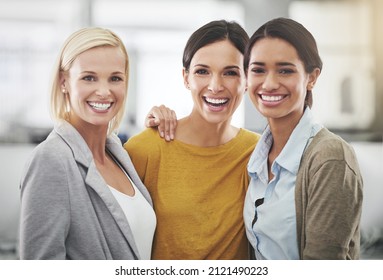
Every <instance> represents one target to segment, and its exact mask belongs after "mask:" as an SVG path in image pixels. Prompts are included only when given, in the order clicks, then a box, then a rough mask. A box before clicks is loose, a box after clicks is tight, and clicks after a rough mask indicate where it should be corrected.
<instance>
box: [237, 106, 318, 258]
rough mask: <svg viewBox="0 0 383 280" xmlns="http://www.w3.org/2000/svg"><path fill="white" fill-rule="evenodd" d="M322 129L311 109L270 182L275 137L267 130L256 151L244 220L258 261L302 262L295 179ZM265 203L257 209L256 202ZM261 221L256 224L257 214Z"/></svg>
mask: <svg viewBox="0 0 383 280" xmlns="http://www.w3.org/2000/svg"><path fill="white" fill-rule="evenodd" d="M321 128H322V125H320V124H318V123H316V122H315V121H314V119H313V116H312V113H311V110H310V109H309V108H307V109H306V110H305V112H304V114H303V116H302V118H301V119H300V121H299V123H298V125H297V126H296V127H295V129H294V130H293V132H292V134H291V135H290V138H289V140H288V141H287V143H286V145H285V147H284V148H283V150H282V152H281V153H280V154H279V155H278V157H277V158H276V159H275V161H274V162H273V164H272V166H271V172H272V173H273V175H274V178H273V179H272V180H271V181H270V182H269V181H268V170H267V160H268V155H269V150H270V147H271V145H272V143H273V136H272V134H271V131H270V128H269V127H267V128H266V130H265V131H264V133H263V134H262V137H261V139H260V140H259V142H258V144H257V146H256V148H255V149H254V151H253V153H252V155H251V157H250V160H249V163H248V166H247V170H248V172H249V175H250V177H251V180H250V184H249V188H248V191H247V194H246V199H245V207H244V220H245V226H246V234H247V238H248V239H249V242H250V243H251V245H252V246H253V248H254V249H255V256H256V258H257V259H270V260H273V259H274V260H277V259H282V260H286V259H299V252H298V243H297V230H296V213H295V180H296V176H297V173H298V169H299V164H300V161H301V157H302V154H303V152H304V150H305V149H306V146H307V145H308V144H309V142H310V141H311V139H312V138H313V137H314V136H315V134H316V133H317V132H318V131H319V130H320V129H321ZM259 198H264V203H263V204H261V205H259V206H258V207H255V201H256V200H257V199H259ZM256 212H257V216H258V218H257V221H256V222H255V223H254V225H252V223H253V219H254V216H255V213H256Z"/></svg>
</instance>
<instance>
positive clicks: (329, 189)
mask: <svg viewBox="0 0 383 280" xmlns="http://www.w3.org/2000/svg"><path fill="white" fill-rule="evenodd" d="M245 69H246V73H247V81H248V94H249V96H250V99H251V100H252V102H253V104H254V105H255V107H256V108H257V109H258V111H259V112H260V113H261V114H262V115H263V116H265V117H266V118H267V120H268V127H267V128H266V129H265V131H264V132H263V135H262V138H261V139H260V141H259V142H258V144H257V146H256V148H255V150H254V152H253V154H252V156H251V158H250V161H249V164H248V172H249V174H250V176H251V181H250V185H249V188H248V191H247V195H246V200H245V208H244V219H245V224H246V233H247V236H248V239H249V241H250V243H251V245H252V246H253V248H254V256H255V258H256V259H357V258H359V243H360V226H359V225H360V217H361V210H362V185H363V183H362V177H361V174H360V171H359V166H358V163H357V160H356V157H355V153H354V151H353V149H352V148H351V146H350V145H348V144H347V143H346V142H345V141H344V140H342V139H341V138H340V137H338V136H336V135H334V134H332V133H331V132H329V131H328V130H327V129H326V128H324V127H323V126H322V125H320V124H319V123H317V122H316V121H315V120H314V118H313V116H312V113H311V110H310V108H311V106H312V89H313V87H314V85H315V82H316V80H317V78H318V76H319V74H320V72H321V69H322V61H321V59H320V57H319V54H318V50H317V46H316V42H315V39H314V38H313V36H312V35H311V34H310V32H309V31H308V30H307V29H306V28H305V27H303V26H302V25H301V24H299V23H297V22H296V21H293V20H291V19H286V18H278V19H274V20H271V21H269V22H267V23H265V24H264V25H263V26H261V27H260V28H259V29H258V30H257V31H256V32H255V33H254V34H253V36H252V37H251V38H250V42H249V45H248V47H247V51H246V53H245Z"/></svg>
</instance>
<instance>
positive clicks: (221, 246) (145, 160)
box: [124, 129, 259, 260]
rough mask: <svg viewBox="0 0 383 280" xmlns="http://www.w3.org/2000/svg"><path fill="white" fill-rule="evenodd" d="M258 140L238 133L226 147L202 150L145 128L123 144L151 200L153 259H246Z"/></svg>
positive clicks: (255, 135)
mask: <svg viewBox="0 0 383 280" xmlns="http://www.w3.org/2000/svg"><path fill="white" fill-rule="evenodd" d="M258 140H259V135H258V134H255V133H253V132H250V131H248V130H245V129H240V131H239V133H238V134H237V136H236V137H235V138H233V139H232V140H231V141H229V142H228V143H226V144H223V145H220V146H217V147H207V148H206V147H197V146H193V145H189V144H185V143H183V142H180V141H178V140H174V141H172V142H166V141H165V140H163V139H162V138H160V137H159V135H158V132H157V130H154V129H146V130H145V131H143V132H141V133H140V134H138V135H136V136H134V137H132V138H131V139H130V140H129V141H128V142H127V143H125V144H124V148H125V149H126V150H127V151H128V153H129V155H130V157H131V159H132V161H133V164H134V166H135V168H136V170H137V172H138V174H139V176H140V178H141V180H142V181H143V182H144V184H145V185H146V187H147V188H148V190H149V192H150V195H151V196H152V199H153V204H154V209H155V212H156V215H157V229H156V233H155V237H154V244H153V253H152V258H153V259H178V260H186V259H196V260H197V259H198V260H200V259H248V242H247V239H246V235H245V228H244V222H243V205H244V199H245V195H246V191H247V186H248V183H249V178H248V175H247V170H246V166H247V162H248V160H249V157H250V155H251V153H252V151H253V149H254V147H255V145H256V143H257V142H258Z"/></svg>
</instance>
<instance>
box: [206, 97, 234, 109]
mask: <svg viewBox="0 0 383 280" xmlns="http://www.w3.org/2000/svg"><path fill="white" fill-rule="evenodd" d="M203 99H204V100H205V102H206V103H207V104H208V105H210V106H214V107H220V106H224V105H225V104H227V103H228V102H229V100H230V99H229V98H211V97H206V96H204V97H203Z"/></svg>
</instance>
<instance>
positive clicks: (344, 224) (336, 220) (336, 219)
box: [301, 143, 362, 260]
mask: <svg viewBox="0 0 383 280" xmlns="http://www.w3.org/2000/svg"><path fill="white" fill-rule="evenodd" d="M327 144H328V143H327ZM333 147H334V146H333ZM348 148H349V147H348V146H347V145H346V146H345V145H344V144H343V145H342V149H339V146H338V147H336V145H335V148H334V149H332V148H331V147H330V148H329V147H328V146H327V149H318V150H317V151H319V152H317V153H316V154H315V155H314V156H312V158H311V164H308V166H310V167H309V169H308V172H307V174H308V176H307V178H306V180H305V182H307V184H308V186H306V187H305V189H306V191H305V192H306V194H305V196H306V198H305V199H303V200H304V201H305V202H304V204H305V206H304V208H303V211H302V212H303V213H302V216H303V223H302V224H303V228H302V236H303V237H304V242H303V243H304V245H303V250H301V252H303V253H302V256H301V258H302V259H327V260H330V259H355V258H358V257H359V246H360V244H359V242H360V229H359V225H360V217H361V209H362V178H361V176H360V172H359V170H358V165H357V162H356V158H355V157H354V154H353V151H352V150H351V149H348Z"/></svg>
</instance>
